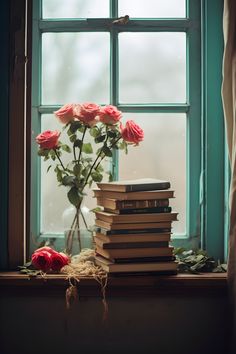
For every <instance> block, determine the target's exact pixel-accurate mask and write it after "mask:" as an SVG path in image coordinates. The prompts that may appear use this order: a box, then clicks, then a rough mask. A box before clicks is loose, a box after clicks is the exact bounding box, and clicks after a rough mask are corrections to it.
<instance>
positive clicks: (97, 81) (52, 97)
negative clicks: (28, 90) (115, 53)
mask: <svg viewBox="0 0 236 354" xmlns="http://www.w3.org/2000/svg"><path fill="white" fill-rule="evenodd" d="M109 39H110V37H109V34H108V33H103V32H101V33H44V34H43V35H42V104H45V105H55V104H61V105H62V104H64V103H67V102H71V103H72V102H77V103H79V102H84V101H86V102H88V101H94V102H99V103H108V102H109V70H110V68H109V61H110V57H109V55H110V53H109Z"/></svg>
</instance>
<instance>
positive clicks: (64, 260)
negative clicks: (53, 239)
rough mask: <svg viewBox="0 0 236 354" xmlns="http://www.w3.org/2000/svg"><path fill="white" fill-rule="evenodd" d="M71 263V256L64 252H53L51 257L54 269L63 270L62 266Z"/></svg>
mask: <svg viewBox="0 0 236 354" xmlns="http://www.w3.org/2000/svg"><path fill="white" fill-rule="evenodd" d="M68 263H69V258H68V257H67V255H66V254H64V253H58V252H56V253H53V254H52V257H51V269H52V270H54V271H59V270H61V268H62V267H64V266H65V265H67V264H68Z"/></svg>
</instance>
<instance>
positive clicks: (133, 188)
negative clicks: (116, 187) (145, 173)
mask: <svg viewBox="0 0 236 354" xmlns="http://www.w3.org/2000/svg"><path fill="white" fill-rule="evenodd" d="M168 188H170V182H160V183H153V184H152V183H149V184H133V185H132V184H131V185H127V186H126V188H125V191H126V192H139V191H140V192H141V191H150V190H161V189H168Z"/></svg>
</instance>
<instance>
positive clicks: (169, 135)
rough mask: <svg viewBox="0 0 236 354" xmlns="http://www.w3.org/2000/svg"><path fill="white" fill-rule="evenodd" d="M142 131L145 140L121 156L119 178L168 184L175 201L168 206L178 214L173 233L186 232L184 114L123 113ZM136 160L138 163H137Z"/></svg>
mask: <svg viewBox="0 0 236 354" xmlns="http://www.w3.org/2000/svg"><path fill="white" fill-rule="evenodd" d="M124 118H125V119H126V120H127V119H132V120H134V121H135V123H137V124H138V125H139V126H140V127H141V128H142V129H143V130H144V134H145V137H144V141H143V142H141V143H140V145H139V146H137V147H130V148H129V151H128V154H127V155H126V154H125V153H120V157H119V178H121V179H135V178H145V177H152V178H158V179H163V180H167V181H170V182H171V188H173V189H174V191H175V199H170V206H172V207H173V210H174V211H176V212H178V213H179V215H178V219H179V221H175V222H174V223H173V232H174V233H178V234H182V233H185V230H186V115H185V114H177V113H175V114H160V113H158V114H154V113H151V114H147V113H145V114H141V113H138V114H137V113H135V114H128V113H126V114H124ZM137 161H138V163H137Z"/></svg>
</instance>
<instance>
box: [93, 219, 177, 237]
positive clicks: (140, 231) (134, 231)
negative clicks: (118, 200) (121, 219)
mask: <svg viewBox="0 0 236 354" xmlns="http://www.w3.org/2000/svg"><path fill="white" fill-rule="evenodd" d="M98 222H101V223H103V224H104V222H103V221H101V220H98ZM159 224H161V223H159ZM163 224H164V223H163ZM165 224H166V223H165ZM106 225H107V223H106ZM126 225H127V224H125V226H126ZM108 227H109V224H108ZM95 230H96V231H97V232H100V233H101V234H103V235H109V236H111V235H134V234H136V235H137V234H158V233H166V232H168V233H170V232H171V225H169V226H168V227H154V228H152V227H150V228H148V229H143V228H141V229H134V228H131V229H127V228H124V229H116V230H111V229H107V228H105V227H104V226H99V225H97V227H96V228H95Z"/></svg>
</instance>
